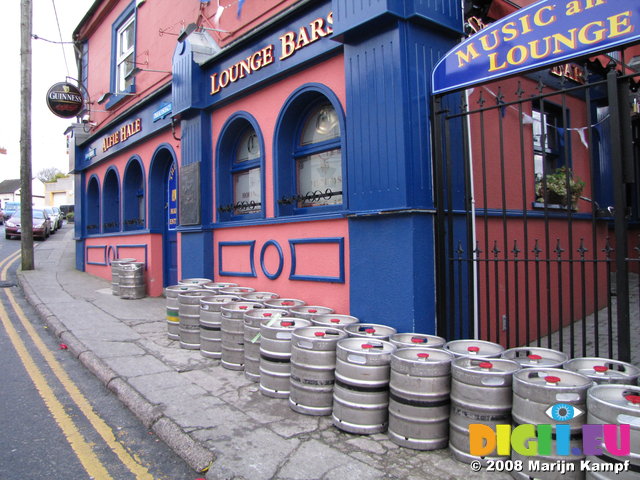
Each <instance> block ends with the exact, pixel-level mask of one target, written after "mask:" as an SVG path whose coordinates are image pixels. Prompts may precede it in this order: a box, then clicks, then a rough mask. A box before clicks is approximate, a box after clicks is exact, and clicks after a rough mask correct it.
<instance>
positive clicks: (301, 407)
mask: <svg viewBox="0 0 640 480" xmlns="http://www.w3.org/2000/svg"><path fill="white" fill-rule="evenodd" d="M343 338H347V334H346V333H345V332H344V331H342V330H339V329H337V328H330V327H321V326H310V327H303V328H298V329H297V330H295V331H294V332H293V334H292V336H291V391H290V394H289V406H290V407H291V409H292V410H293V411H295V412H298V413H302V414H305V415H330V414H331V411H332V409H333V384H334V383H335V370H336V345H337V343H338V341H339V340H342V339H343Z"/></svg>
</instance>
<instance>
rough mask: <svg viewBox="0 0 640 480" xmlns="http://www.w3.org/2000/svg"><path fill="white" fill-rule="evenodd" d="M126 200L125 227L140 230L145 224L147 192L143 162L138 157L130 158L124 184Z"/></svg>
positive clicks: (123, 191) (123, 192)
mask: <svg viewBox="0 0 640 480" xmlns="http://www.w3.org/2000/svg"><path fill="white" fill-rule="evenodd" d="M122 197H123V200H124V229H125V230H140V229H143V228H144V226H145V192H144V173H143V170H142V164H141V163H140V160H139V159H137V158H135V157H134V158H132V159H131V160H129V164H128V165H127V168H126V170H125V172H124V182H123V186H122Z"/></svg>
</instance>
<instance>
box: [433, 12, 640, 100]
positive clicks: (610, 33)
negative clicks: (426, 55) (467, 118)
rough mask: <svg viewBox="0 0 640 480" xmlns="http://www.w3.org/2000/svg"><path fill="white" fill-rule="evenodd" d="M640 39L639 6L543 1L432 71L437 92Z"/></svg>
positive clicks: (483, 34)
mask: <svg viewBox="0 0 640 480" xmlns="http://www.w3.org/2000/svg"><path fill="white" fill-rule="evenodd" d="M638 39H640V2H637V1H620V0H542V1H540V2H536V3H534V4H532V5H529V6H528V7H526V8H523V9H520V10H517V11H515V12H514V13H512V14H510V15H507V16H506V17H504V18H501V19H500V20H499V21H497V22H495V23H492V24H491V25H490V26H489V27H486V28H484V29H482V30H480V31H479V32H478V33H476V34H474V35H472V36H470V37H469V38H467V39H466V40H465V41H464V42H462V43H460V44H458V45H457V46H456V47H455V48H453V49H452V50H450V51H449V52H448V53H447V54H446V55H445V56H444V57H443V58H442V59H441V60H440V62H438V64H437V65H436V67H435V68H434V70H433V93H444V92H448V91H452V90H457V89H459V88H463V87H466V86H468V85H473V84H477V83H482V82H487V81H491V80H495V79H498V78H502V77H506V76H509V75H514V74H517V73H521V72H524V71H528V70H534V69H537V68H541V67H545V66H551V65H555V64H561V63H564V62H566V61H567V60H569V59H571V58H575V57H578V56H587V55H594V54H596V53H600V52H606V51H610V50H612V49H614V47H617V46H619V45H623V44H626V43H630V42H633V41H637V40H638Z"/></svg>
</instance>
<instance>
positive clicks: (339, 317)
mask: <svg viewBox="0 0 640 480" xmlns="http://www.w3.org/2000/svg"><path fill="white" fill-rule="evenodd" d="M311 323H313V324H314V325H318V326H321V327H331V328H339V329H341V330H342V329H344V327H346V326H347V325H352V324H354V323H360V320H359V319H358V318H357V317H354V316H352V315H344V314H335V313H333V314H319V315H314V316H313V318H311Z"/></svg>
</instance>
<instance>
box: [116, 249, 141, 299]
mask: <svg viewBox="0 0 640 480" xmlns="http://www.w3.org/2000/svg"><path fill="white" fill-rule="evenodd" d="M135 261H136V259H135V258H117V259H115V260H111V293H112V294H113V295H116V296H120V266H121V265H125V264H127V263H131V262H135Z"/></svg>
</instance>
